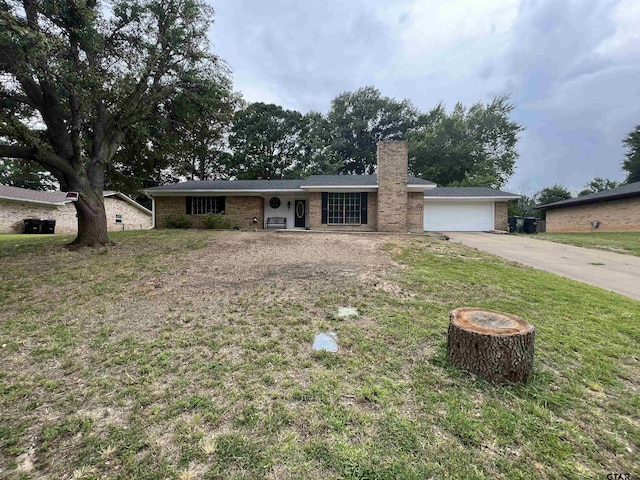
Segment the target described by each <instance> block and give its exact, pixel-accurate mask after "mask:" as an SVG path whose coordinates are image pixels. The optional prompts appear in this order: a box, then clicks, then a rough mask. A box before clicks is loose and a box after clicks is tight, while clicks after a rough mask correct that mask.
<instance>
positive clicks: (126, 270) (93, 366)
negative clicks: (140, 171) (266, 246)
mask: <svg viewBox="0 0 640 480" xmlns="http://www.w3.org/2000/svg"><path fill="white" fill-rule="evenodd" d="M218 235H220V234H217V233H212V232H197V231H184V232H176V231H159V232H122V233H119V234H117V235H113V238H114V240H115V241H116V243H117V245H116V246H115V247H111V248H109V249H103V250H99V251H91V250H85V251H80V252H69V251H67V250H65V249H63V248H62V246H61V245H62V243H64V241H63V239H62V238H55V239H49V240H50V241H47V242H44V243H39V242H41V240H40V239H34V238H24V239H23V238H22V237H21V238H20V239H13V240H11V241H10V242H2V241H0V255H2V252H5V253H6V252H7V250H8V251H9V252H10V253H9V254H8V255H6V256H4V258H3V261H2V263H0V280H1V281H0V344H3V347H2V348H1V349H0V365H2V368H1V369H0V478H5V477H6V478H40V477H44V476H49V477H52V478H70V477H74V478H122V479H125V478H143V479H144V478H149V479H156V478H220V479H222V478H225V479H226V478H330V479H331V478H335V479H338V478H350V479H387V478H388V479H395V478H408V479H411V478H415V479H423V478H460V479H488V478H492V479H493V478H503V479H519V478H520V479H530V478H558V479H560V478H585V479H587V478H606V475H607V474H608V473H614V472H616V473H629V474H631V475H632V476H634V475H635V476H638V475H640V463H639V462H638V458H639V455H640V454H639V452H640V424H639V423H638V412H639V411H640V392H639V388H640V357H639V356H638V345H639V344H640V324H639V323H638V314H639V313H640V303H638V302H636V301H633V300H630V299H627V298H625V297H622V296H619V295H616V294H614V293H611V292H608V291H605V290H601V289H598V288H595V287H591V286H588V285H584V284H580V283H577V282H574V281H571V280H567V279H564V278H561V277H558V276H555V275H552V274H549V273H545V272H541V271H537V270H533V269H529V268H524V267H522V266H520V265H517V264H513V263H509V262H506V261H503V260H500V259H498V258H496V257H492V256H489V255H485V254H483V253H479V252H477V251H475V250H470V249H466V248H465V247H463V246H460V245H457V244H450V243H448V242H444V241H438V240H434V239H426V238H420V239H416V240H414V241H412V242H411V243H406V241H405V240H398V242H396V243H395V244H388V245H387V246H386V247H385V250H386V252H385V253H383V252H381V255H384V254H388V255H393V256H394V257H395V258H396V259H397V260H398V261H399V262H400V263H401V264H403V265H404V266H405V267H404V268H401V269H397V270H395V273H394V274H393V276H392V277H385V281H391V282H393V283H394V284H395V285H396V286H397V288H396V289H393V290H392V291H389V292H387V291H385V290H384V289H376V288H374V286H375V285H377V283H376V282H377V280H376V281H373V283H367V282H370V281H368V280H363V279H361V278H360V277H358V276H343V277H335V278H332V279H330V280H327V279H323V278H315V279H313V278H312V279H309V280H301V279H293V280H292V279H287V278H286V277H283V278H280V277H274V276H267V277H265V278H260V279H258V280H254V281H252V282H251V283H249V284H247V285H244V286H242V287H240V286H238V287H234V288H237V291H233V290H232V291H229V292H227V294H224V292H223V291H222V290H221V289H220V288H221V287H220V286H219V285H218V284H216V283H215V281H216V278H215V275H214V274H211V275H210V276H209V275H203V276H197V277H196V278H198V279H199V280H198V282H199V283H198V282H196V283H190V284H184V283H183V282H184V281H185V275H186V274H185V273H183V272H185V271H188V272H190V273H189V275H191V276H194V275H197V274H198V272H199V271H203V272H208V271H209V270H208V269H209V268H211V267H212V266H211V265H203V264H198V263H197V262H198V259H199V258H202V257H203V256H204V255H205V253H206V252H207V251H209V250H211V249H215V248H222V247H219V245H220V243H219V242H218ZM226 235H229V236H230V237H229V238H234V237H231V236H232V235H234V234H233V233H228V234H226ZM256 238H258V239H260V238H262V237H260V235H259V234H256ZM313 238H314V237H313V236H309V239H310V240H309V241H313ZM12 242H18V244H20V245H22V246H20V247H17V246H16V244H15V243H12ZM20 242H24V244H22V243H20ZM231 248H237V253H238V254H239V255H241V254H242V251H243V245H242V244H241V243H240V242H239V243H238V244H237V245H236V246H235V247H231ZM339 306H353V307H356V308H358V309H359V311H360V312H361V316H362V317H363V318H364V319H366V320H367V321H366V322H364V321H363V322H359V321H344V320H337V319H336V318H335V314H336V311H337V308H338V307H339ZM459 306H477V307H484V308H490V309H496V310H500V311H504V312H510V313H513V314H516V315H520V316H523V317H524V318H526V319H528V320H530V321H531V322H532V323H534V325H535V326H536V329H537V330H536V333H537V336H536V364H535V369H534V374H533V378H532V379H531V380H530V381H529V382H528V383H527V384H526V385H519V386H494V385H491V384H488V383H486V382H484V381H482V380H479V379H477V378H474V377H473V376H471V375H469V374H467V373H465V372H462V371H459V370H457V369H456V368H453V367H452V366H450V365H449V364H448V362H447V360H446V330H447V324H448V312H449V310H450V309H452V308H455V307H459ZM328 329H330V330H332V331H334V332H336V334H337V335H338V338H339V342H340V346H341V350H340V352H339V353H338V354H337V355H332V354H328V353H322V352H321V353H313V352H312V351H311V350H310V348H309V344H310V343H311V341H312V339H313V335H314V334H315V333H316V332H318V331H322V330H328Z"/></svg>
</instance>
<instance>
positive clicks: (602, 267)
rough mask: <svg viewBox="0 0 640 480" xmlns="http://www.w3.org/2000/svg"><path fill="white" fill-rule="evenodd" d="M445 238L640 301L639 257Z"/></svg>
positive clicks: (456, 235) (461, 235)
mask: <svg viewBox="0 0 640 480" xmlns="http://www.w3.org/2000/svg"><path fill="white" fill-rule="evenodd" d="M446 234H447V235H448V236H449V238H450V240H451V241H453V242H458V243H462V244H463V245H466V246H468V247H473V248H477V249H478V250H483V251H485V252H489V253H493V254H494V255H498V256H500V257H503V258H506V259H508V260H513V261H514V262H519V263H524V264H525V265H529V266H530V267H534V268H539V269H541V270H546V271H548V272H553V273H557V274H558V275H562V276H564V277H567V278H572V279H573V280H578V281H579V282H584V283H589V284H591V285H595V286H597V287H601V288H605V289H607V290H611V291H613V292H617V293H620V294H622V295H626V296H627V297H631V298H634V299H636V300H640V257H635V256H633V255H623V254H620V253H612V252H605V251H602V250H593V249H589V248H582V247H574V246H573V245H563V244H561V243H554V242H549V241H546V240H538V239H535V238H528V237H522V236H515V235H496V234H491V233H471V232H447V233H446Z"/></svg>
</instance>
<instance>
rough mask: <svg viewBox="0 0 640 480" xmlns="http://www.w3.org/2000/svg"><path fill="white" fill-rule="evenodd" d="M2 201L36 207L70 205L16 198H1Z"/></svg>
mask: <svg viewBox="0 0 640 480" xmlns="http://www.w3.org/2000/svg"><path fill="white" fill-rule="evenodd" d="M0 200H9V201H10V202H19V203H33V204H35V205H52V206H63V205H66V204H67V203H68V202H46V201H44V200H27V199H24V198H14V197H0Z"/></svg>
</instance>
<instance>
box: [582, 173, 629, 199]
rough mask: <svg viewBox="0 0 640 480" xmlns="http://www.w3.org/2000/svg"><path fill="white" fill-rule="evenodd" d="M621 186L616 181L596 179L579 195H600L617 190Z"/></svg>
mask: <svg viewBox="0 0 640 480" xmlns="http://www.w3.org/2000/svg"><path fill="white" fill-rule="evenodd" d="M619 185H620V184H619V183H618V182H616V181H615V180H609V179H608V178H601V177H595V178H594V179H593V180H591V181H590V182H589V183H587V184H586V185H585V186H584V190H582V191H581V192H580V193H578V196H579V197H582V196H584V195H589V194H591V193H598V192H602V191H604V190H611V189H612V188H616V187H617V186H619Z"/></svg>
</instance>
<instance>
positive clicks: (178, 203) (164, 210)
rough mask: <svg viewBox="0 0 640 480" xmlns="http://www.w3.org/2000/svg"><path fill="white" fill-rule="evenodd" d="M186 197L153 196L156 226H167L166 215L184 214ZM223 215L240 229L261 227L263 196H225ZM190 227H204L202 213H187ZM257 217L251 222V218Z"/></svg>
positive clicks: (262, 222) (262, 221) (233, 225)
mask: <svg viewBox="0 0 640 480" xmlns="http://www.w3.org/2000/svg"><path fill="white" fill-rule="evenodd" d="M186 204H187V200H186V197H155V208H156V228H167V222H166V221H167V217H169V216H171V215H185V214H186V211H187V210H186ZM225 215H226V216H227V217H228V218H229V219H230V220H231V226H232V227H234V228H235V227H237V228H240V229H241V230H246V229H254V228H259V229H261V228H263V225H264V198H262V197H258V196H238V197H229V196H228V197H226V198H225ZM188 216H189V217H190V218H191V226H192V228H204V225H203V224H202V215H188ZM254 217H256V218H257V219H258V222H257V223H255V224H254V223H253V218H254Z"/></svg>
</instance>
